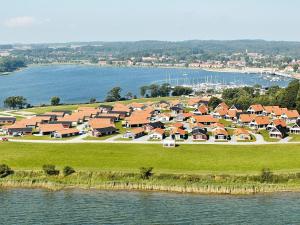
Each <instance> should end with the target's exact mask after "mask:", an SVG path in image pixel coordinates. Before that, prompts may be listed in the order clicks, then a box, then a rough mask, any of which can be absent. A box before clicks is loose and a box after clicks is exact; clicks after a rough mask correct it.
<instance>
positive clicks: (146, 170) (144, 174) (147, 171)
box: [140, 167, 153, 179]
mask: <svg viewBox="0 0 300 225" xmlns="http://www.w3.org/2000/svg"><path fill="white" fill-rule="evenodd" d="M152 170H153V167H141V168H140V175H141V178H142V179H149V178H150V177H151V176H152V175H153V173H152Z"/></svg>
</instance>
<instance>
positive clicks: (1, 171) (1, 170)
mask: <svg viewBox="0 0 300 225" xmlns="http://www.w3.org/2000/svg"><path fill="white" fill-rule="evenodd" d="M13 173H14V171H13V170H12V169H11V168H9V167H8V165H6V164H1V165H0V178H3V177H6V176H8V175H10V174H13Z"/></svg>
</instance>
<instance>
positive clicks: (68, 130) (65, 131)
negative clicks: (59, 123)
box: [56, 128, 79, 134]
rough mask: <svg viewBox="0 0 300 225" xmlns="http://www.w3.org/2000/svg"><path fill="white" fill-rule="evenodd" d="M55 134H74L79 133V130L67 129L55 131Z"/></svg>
mask: <svg viewBox="0 0 300 225" xmlns="http://www.w3.org/2000/svg"><path fill="white" fill-rule="evenodd" d="M56 132H57V133H59V134H74V133H79V130H78V129H76V128H67V129H62V130H57V131H56Z"/></svg>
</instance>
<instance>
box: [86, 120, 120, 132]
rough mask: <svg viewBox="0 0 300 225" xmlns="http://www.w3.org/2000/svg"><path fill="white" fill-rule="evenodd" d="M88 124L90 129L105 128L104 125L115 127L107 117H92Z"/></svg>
mask: <svg viewBox="0 0 300 225" xmlns="http://www.w3.org/2000/svg"><path fill="white" fill-rule="evenodd" d="M88 125H89V126H90V127H91V128H92V129H98V128H105V127H115V125H114V123H113V122H112V121H111V119H108V118H94V119H91V120H90V121H89V122H88Z"/></svg>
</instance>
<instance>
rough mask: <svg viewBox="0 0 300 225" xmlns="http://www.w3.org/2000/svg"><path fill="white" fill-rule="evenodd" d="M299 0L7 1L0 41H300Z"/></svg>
mask: <svg viewBox="0 0 300 225" xmlns="http://www.w3.org/2000/svg"><path fill="white" fill-rule="evenodd" d="M299 22H300V1H299V0H106V1H105V0H2V1H1V7H0V43H16V42H19V43H20V42H21V43H40V42H68V41H134V40H170V41H177V40H188V39H201V40H207V39H215V40H232V39H266V40H293V41H300V29H299Z"/></svg>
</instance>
